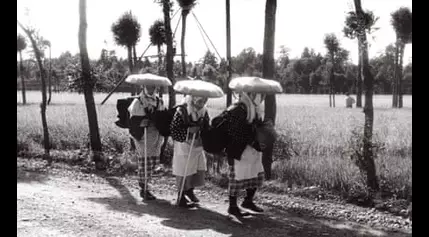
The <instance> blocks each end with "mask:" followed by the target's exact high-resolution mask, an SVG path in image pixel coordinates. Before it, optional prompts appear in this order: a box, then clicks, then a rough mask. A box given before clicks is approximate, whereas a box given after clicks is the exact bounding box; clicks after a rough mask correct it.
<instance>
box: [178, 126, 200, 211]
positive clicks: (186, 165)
mask: <svg viewBox="0 0 429 237" xmlns="http://www.w3.org/2000/svg"><path fill="white" fill-rule="evenodd" d="M195 135H196V133H194V134H192V140H191V147H190V148H189V154H188V159H186V164H185V172H184V174H183V179H182V183H181V187H180V192H179V197H178V198H177V202H176V205H179V202H180V198H181V197H182V195H183V188H184V187H185V180H186V172H187V171H188V163H189V159H190V158H191V153H192V147H193V146H194V141H195ZM186 137H188V136H186ZM186 140H188V139H186Z"/></svg>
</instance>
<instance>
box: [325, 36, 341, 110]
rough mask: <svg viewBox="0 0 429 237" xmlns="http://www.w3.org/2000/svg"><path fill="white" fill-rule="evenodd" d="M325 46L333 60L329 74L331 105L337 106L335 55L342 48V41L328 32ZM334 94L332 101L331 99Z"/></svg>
mask: <svg viewBox="0 0 429 237" xmlns="http://www.w3.org/2000/svg"><path fill="white" fill-rule="evenodd" d="M324 43H325V47H326V49H327V50H328V55H329V58H330V60H331V64H332V66H331V70H330V74H329V75H330V76H329V87H330V90H329V107H331V106H333V107H335V86H334V85H335V76H334V72H335V55H336V54H337V53H338V51H339V49H340V42H339V41H338V39H337V37H336V36H335V34H327V35H326V36H325V39H324ZM331 96H332V101H331Z"/></svg>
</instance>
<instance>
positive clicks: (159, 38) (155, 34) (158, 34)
mask: <svg viewBox="0 0 429 237" xmlns="http://www.w3.org/2000/svg"><path fill="white" fill-rule="evenodd" d="M149 37H150V42H151V44H152V45H156V47H157V48H158V73H160V70H161V65H162V55H161V47H162V45H163V44H165V43H166V38H165V26H164V22H163V21H162V20H156V21H155V22H154V23H153V24H152V25H151V27H150V28H149Z"/></svg>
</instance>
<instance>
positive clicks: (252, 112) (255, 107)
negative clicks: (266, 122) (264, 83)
mask: <svg viewBox="0 0 429 237" xmlns="http://www.w3.org/2000/svg"><path fill="white" fill-rule="evenodd" d="M239 101H240V102H243V103H244V104H245V105H246V107H247V122H249V123H251V122H253V120H254V119H255V118H261V114H262V111H261V106H260V105H261V102H262V95H261V94H259V93H258V94H256V97H255V99H254V100H253V101H252V100H251V99H250V93H248V92H241V93H240V98H239Z"/></svg>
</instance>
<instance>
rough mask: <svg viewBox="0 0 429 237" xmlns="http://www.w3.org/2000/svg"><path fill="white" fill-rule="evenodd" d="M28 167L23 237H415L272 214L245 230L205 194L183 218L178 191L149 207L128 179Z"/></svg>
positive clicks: (22, 180)
mask: <svg viewBox="0 0 429 237" xmlns="http://www.w3.org/2000/svg"><path fill="white" fill-rule="evenodd" d="M25 163H26V161H22V160H21V161H20V162H18V166H17V236H25V237H30V236H55V237H59V236H127V237H131V236H411V234H409V233H400V232H390V233H387V232H384V231H381V230H376V229H373V228H370V227H367V226H364V225H360V224H357V223H352V222H344V221H336V220H327V219H316V218H309V217H305V216H299V215H295V214H292V213H289V212H287V211H282V210H280V209H279V208H275V207H269V206H264V209H265V212H264V214H262V215H254V216H250V217H248V218H246V219H245V220H244V221H243V224H239V223H236V222H232V221H230V220H228V219H227V218H226V215H225V214H226V209H227V203H226V202H225V199H226V196H216V195H214V194H210V193H207V192H204V193H200V195H199V196H200V197H201V198H200V199H201V203H202V204H201V206H200V207H199V208H195V209H191V210H184V209H182V208H178V207H176V206H174V202H175V195H174V186H171V187H168V185H167V186H165V185H164V186H162V187H160V188H159V190H161V191H158V192H157V191H155V192H154V193H155V194H156V195H157V196H158V198H159V200H156V201H151V202H147V203H144V202H142V201H141V199H140V197H139V196H138V189H137V188H136V186H135V185H134V183H135V181H134V180H130V179H129V178H119V177H103V176H101V175H94V174H85V173H81V172H79V171H76V170H73V169H70V168H64V167H56V168H49V169H45V168H34V167H33V168H29V167H28V166H27V165H26V164H25ZM154 186H155V187H156V184H154Z"/></svg>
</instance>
